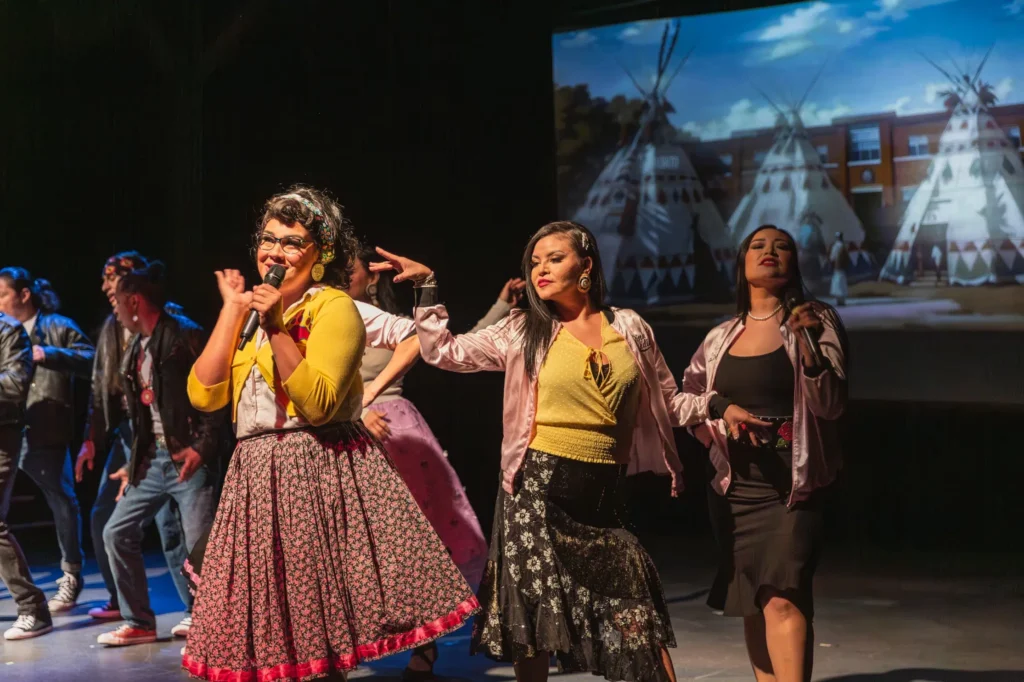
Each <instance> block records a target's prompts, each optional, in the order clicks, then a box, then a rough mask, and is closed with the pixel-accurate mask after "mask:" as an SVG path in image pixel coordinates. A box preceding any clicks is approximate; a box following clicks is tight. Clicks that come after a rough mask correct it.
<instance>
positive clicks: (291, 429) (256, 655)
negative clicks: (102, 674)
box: [183, 187, 478, 680]
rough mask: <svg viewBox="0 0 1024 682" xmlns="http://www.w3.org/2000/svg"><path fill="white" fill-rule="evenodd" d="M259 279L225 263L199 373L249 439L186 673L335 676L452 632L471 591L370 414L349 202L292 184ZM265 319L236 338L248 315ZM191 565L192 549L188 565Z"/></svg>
mask: <svg viewBox="0 0 1024 682" xmlns="http://www.w3.org/2000/svg"><path fill="white" fill-rule="evenodd" d="M256 243H257V249H256V265H257V268H258V270H259V273H260V275H261V276H262V277H265V276H266V275H267V273H268V272H269V271H270V269H271V267H273V266H281V267H283V268H284V271H285V275H284V280H283V282H282V283H281V286H280V288H274V287H272V286H270V285H268V284H260V285H257V286H256V287H255V288H254V289H252V290H247V288H246V286H245V281H244V279H243V278H242V276H241V275H240V274H239V273H238V272H237V271H233V270H226V271H222V272H217V273H216V275H217V283H218V287H219V289H220V293H221V297H222V298H223V307H222V309H221V313H220V316H219V318H218V320H217V324H216V326H215V327H214V330H213V333H212V334H211V337H210V340H209V342H208V344H207V346H206V348H205V349H204V350H203V353H202V355H201V356H200V357H199V359H198V360H197V361H196V364H195V366H194V367H193V370H192V373H191V375H190V377H189V396H190V399H191V401H192V403H193V405H195V406H196V407H197V408H198V409H200V410H206V411H209V410H216V409H220V408H222V407H224V406H227V405H231V406H232V413H233V421H234V425H235V430H236V435H237V437H238V439H239V443H238V447H237V449H236V451H235V454H234V456H233V457H232V459H231V464H230V467H229V470H228V474H227V479H226V481H225V485H224V492H223V495H222V498H221V502H220V506H219V508H218V510H217V517H216V520H215V521H214V524H213V528H212V529H211V531H210V535H209V540H208V542H207V543H206V544H205V554H203V555H202V565H201V573H198V574H197V575H195V576H194V577H193V581H194V582H197V583H198V587H199V589H198V594H197V597H196V603H195V609H194V616H193V626H192V630H191V632H190V633H189V638H188V646H187V648H186V651H185V652H184V655H183V664H184V667H185V669H186V670H187V671H188V672H189V673H191V674H192V675H193V676H195V677H198V678H201V679H208V680H222V679H274V680H306V679H312V678H316V677H328V676H330V677H341V676H343V673H344V671H346V670H350V669H352V668H354V667H355V666H356V665H357V664H358V663H359V662H361V661H369V660H374V659H377V658H380V657H382V656H386V655H388V654H392V653H396V652H399V651H404V650H407V649H412V648H414V647H417V646H420V645H424V644H426V643H428V642H430V641H432V640H434V639H436V638H437V637H440V636H442V635H444V634H445V633H447V632H450V631H452V630H455V629H457V628H459V627H461V626H462V624H463V623H464V622H465V621H466V619H468V618H469V617H470V616H471V615H472V614H473V613H475V612H476V611H477V610H478V603H477V600H476V598H475V597H474V596H473V594H472V591H471V590H470V589H469V587H468V586H467V585H466V582H465V580H464V579H463V578H462V576H461V574H460V573H459V571H458V569H457V568H456V566H455V565H454V563H453V562H452V561H451V559H450V557H449V556H448V554H447V552H446V551H445V549H444V546H443V545H442V544H441V541H440V539H438V537H437V534H436V533H435V532H434V531H433V529H432V528H431V527H430V523H429V522H428V521H427V519H426V518H425V517H424V515H423V513H422V512H421V511H420V509H419V507H418V506H417V505H416V502H415V500H413V498H412V496H411V495H410V494H409V490H408V488H406V486H405V484H404V483H403V482H402V478H401V476H400V475H399V473H398V472H397V471H396V470H395V468H394V467H393V466H392V464H391V462H390V460H389V459H388V457H387V455H386V453H385V452H384V449H383V447H382V446H381V445H380V443H379V442H378V441H377V440H376V439H375V438H374V437H373V436H372V435H371V434H370V433H369V432H368V431H367V430H366V428H365V427H364V426H363V425H362V424H361V423H360V421H359V417H360V413H361V411H362V393H363V387H362V380H361V379H360V375H359V365H360V362H361V360H362V356H363V348H364V344H365V339H366V331H365V328H364V325H363V321H362V319H361V317H360V314H359V312H358V311H357V310H356V305H355V303H354V302H353V301H352V299H351V298H350V297H349V296H348V295H347V294H345V293H344V291H343V289H344V288H345V287H346V286H347V285H348V282H349V278H350V276H351V259H352V256H353V255H354V254H355V252H356V249H357V242H356V240H355V238H354V236H353V234H352V229H351V227H350V226H349V224H348V223H347V221H346V220H345V219H344V218H343V216H342V209H341V207H340V206H339V205H338V204H337V203H335V202H334V201H333V200H332V199H331V198H330V197H329V196H327V195H326V194H325V193H323V192H320V191H317V190H314V189H310V188H307V187H294V188H292V189H291V190H290V191H288V192H287V193H284V194H278V195H275V196H273V197H271V198H270V199H269V200H268V201H267V203H266V205H265V208H264V213H263V217H262V220H261V221H260V225H259V229H258V231H257V233H256ZM250 309H252V310H255V311H257V312H258V313H259V320H260V328H259V330H258V331H257V332H256V335H255V337H254V338H253V339H252V340H251V341H250V342H248V343H246V344H245V345H244V346H243V347H242V349H241V350H236V345H237V344H238V341H239V331H240V329H241V327H242V324H243V321H244V319H245V317H246V316H247V314H248V312H249V310H250ZM191 565H192V563H191V561H190V566H191Z"/></svg>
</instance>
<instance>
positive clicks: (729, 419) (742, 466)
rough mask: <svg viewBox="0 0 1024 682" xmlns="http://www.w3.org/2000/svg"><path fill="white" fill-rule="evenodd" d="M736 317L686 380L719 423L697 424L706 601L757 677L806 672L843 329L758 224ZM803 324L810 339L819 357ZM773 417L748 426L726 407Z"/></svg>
mask: <svg viewBox="0 0 1024 682" xmlns="http://www.w3.org/2000/svg"><path fill="white" fill-rule="evenodd" d="M736 291H737V305H736V307H737V315H736V317H734V318H733V319H731V320H728V321H726V322H724V323H722V324H721V325H719V326H718V327H716V328H715V329H712V330H711V332H710V333H709V334H708V335H707V338H706V339H705V340H704V343H703V344H702V345H701V346H700V348H698V350H697V352H696V353H695V354H694V356H693V360H692V361H691V363H690V366H689V368H688V369H687V370H686V373H685V375H684V379H683V387H684V389H685V390H687V391H694V392H697V391H706V390H708V388H709V387H710V388H713V389H714V390H715V391H716V392H717V393H718V395H716V396H715V398H714V399H712V403H711V404H712V414H713V416H714V417H716V419H715V420H713V421H709V422H708V423H707V424H706V425H701V426H700V427H698V428H697V429H696V434H697V435H698V436H699V437H700V439H701V441H702V442H704V444H705V445H706V446H710V448H711V452H710V460H711V464H712V465H713V467H714V472H715V473H714V476H713V477H712V480H711V487H712V490H713V493H714V494H712V495H711V496H710V500H709V501H710V503H711V519H712V523H713V525H714V526H715V528H716V531H717V533H716V534H717V535H718V540H719V547H720V551H721V559H720V561H719V568H718V574H717V576H716V578H715V582H714V585H713V586H712V588H711V594H710V596H709V597H708V605H709V606H711V607H712V608H714V609H717V610H722V611H724V612H725V615H726V616H742V617H743V632H744V637H745V639H746V644H747V653H748V655H749V657H750V662H751V665H752V666H753V668H754V675H755V677H756V678H757V680H758V682H769V681H771V680H779V681H780V682H802V681H803V680H809V679H810V677H811V664H812V659H813V651H814V648H813V644H814V631H813V628H812V626H811V623H812V619H813V616H814V602H813V598H812V597H813V595H812V590H811V587H812V585H811V584H812V580H813V578H814V571H815V569H816V567H817V563H818V554H819V549H820V546H821V535H822V511H821V497H822V494H823V493H824V488H825V487H826V486H828V485H829V484H830V483H831V482H832V481H833V480H835V477H836V474H837V473H838V471H839V468H840V466H841V453H840V448H839V433H838V429H837V424H836V421H835V420H836V419H838V418H839V416H840V415H841V414H842V413H843V410H844V409H845V406H846V398H847V391H848V389H847V382H846V358H847V352H846V332H845V331H844V329H843V325H842V322H841V321H840V319H839V316H838V315H837V314H836V312H835V310H833V309H832V308H830V307H828V306H826V305H825V304H823V303H819V302H817V301H813V302H811V303H805V304H801V305H798V306H796V307H795V308H793V309H788V308H787V306H786V295H787V293H788V292H793V291H795V292H796V294H797V300H798V301H802V300H803V291H804V285H803V281H802V280H801V277H800V269H799V266H798V264H797V248H796V243H795V242H794V241H793V238H792V237H791V236H790V235H789V234H788V233H787V232H785V231H782V230H779V229H777V228H775V227H774V226H772V225H764V226H762V227H760V228H758V229H757V230H756V231H754V232H753V233H752V234H751V235H750V236H748V237H747V238H746V239H744V240H743V242H742V243H741V245H740V249H739V253H738V255H737V258H736ZM803 330H811V331H812V332H813V334H814V336H815V337H817V339H818V345H819V347H820V350H821V355H822V362H821V364H819V363H818V362H817V361H816V360H815V359H814V356H813V351H812V350H811V347H810V345H809V343H808V341H807V339H806V337H805V334H804V331H803ZM733 401H739V402H742V403H743V404H744V405H745V406H746V407H747V408H749V409H751V410H753V411H754V412H755V414H757V415H759V416H762V417H763V418H765V419H768V420H770V421H771V422H772V423H773V428H772V429H770V431H768V432H767V433H764V432H748V431H746V430H744V428H743V427H744V425H743V424H742V423H741V421H740V420H739V418H738V417H739V415H740V412H739V411H738V410H737V408H736V407H735V406H734V405H733V404H732V402H733Z"/></svg>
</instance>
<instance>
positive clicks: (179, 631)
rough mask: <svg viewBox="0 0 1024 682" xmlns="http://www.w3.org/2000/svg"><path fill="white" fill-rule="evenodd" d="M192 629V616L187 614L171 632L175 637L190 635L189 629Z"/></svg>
mask: <svg viewBox="0 0 1024 682" xmlns="http://www.w3.org/2000/svg"><path fill="white" fill-rule="evenodd" d="M191 629H192V616H185V617H184V618H182V619H181V622H180V623H178V624H177V625H175V626H174V627H173V628H171V634H172V635H174V636H175V637H188V631H189V630H191Z"/></svg>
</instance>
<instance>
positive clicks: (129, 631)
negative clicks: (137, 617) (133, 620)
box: [96, 623, 156, 646]
mask: <svg viewBox="0 0 1024 682" xmlns="http://www.w3.org/2000/svg"><path fill="white" fill-rule="evenodd" d="M155 641H156V630H144V629H142V628H136V627H132V626H131V625H129V624H128V623H125V624H124V625H122V626H121V627H119V628H118V629H116V630H114V631H113V632H104V633H103V634H102V635H100V636H99V637H97V638H96V642H97V643H98V644H106V645H107V646H131V645H132V644H148V643H150V642H155Z"/></svg>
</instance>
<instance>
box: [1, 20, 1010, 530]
mask: <svg viewBox="0 0 1024 682" xmlns="http://www.w3.org/2000/svg"><path fill="white" fill-rule="evenodd" d="M204 5H205V6H200V4H199V3H182V2H178V1H176V0H175V1H171V0H168V1H165V2H157V3H148V2H142V1H141V0H139V1H138V2H134V1H132V2H127V1H124V0H117V1H112V2H109V3H98V4H95V5H94V6H92V7H88V8H86V7H85V5H84V4H82V3H75V2H70V1H69V2H61V1H60V0H23V1H22V2H2V3H0V88H2V92H3V93H4V106H3V107H0V125H2V129H3V130H4V132H5V135H3V137H2V138H0V139H2V142H0V144H2V147H0V220H2V229H0V253H2V254H3V258H2V259H0V260H2V261H3V264H4V265H6V264H20V265H24V266H27V267H29V268H30V269H31V270H32V271H33V272H34V273H35V274H36V276H40V277H46V278H48V279H50V280H51V281H52V282H53V284H54V286H55V288H56V289H57V291H58V292H59V293H60V294H61V295H62V296H63V298H64V301H65V308H64V312H65V313H66V314H69V315H70V316H72V317H73V318H75V319H76V320H78V321H79V323H81V324H82V325H83V327H85V328H87V329H90V330H91V329H95V328H96V327H97V326H98V325H99V323H100V322H101V321H102V319H103V316H104V315H105V314H106V312H107V310H106V301H105V299H104V298H103V297H102V296H101V294H100V292H99V275H100V269H101V266H102V264H103V260H104V259H105V258H106V257H107V256H108V255H110V254H111V253H112V252H114V251H116V250H121V249H128V248H137V249H139V250H141V251H142V252H144V253H145V254H147V255H149V256H152V257H159V258H162V259H164V260H165V261H166V262H167V263H168V265H169V268H170V271H171V273H172V279H173V284H172V287H171V292H172V298H173V299H175V300H177V301H179V302H180V303H182V304H183V305H184V306H185V308H186V311H187V312H188V313H189V314H190V315H191V316H193V317H194V318H195V319H197V320H198V321H200V322H201V323H202V324H204V325H206V326H209V325H211V324H212V322H213V317H214V314H215V312H216V308H217V305H218V301H217V293H216V288H215V285H214V279H213V275H212V270H213V269H214V268H221V267H242V268H243V269H245V270H246V271H247V273H248V274H249V276H250V277H252V274H253V269H252V268H251V266H250V262H251V259H250V256H249V253H248V248H249V237H250V234H251V230H252V228H253V226H254V224H255V221H256V218H257V215H258V211H259V208H260V205H261V203H262V201H263V200H264V199H265V198H266V197H267V196H269V195H270V194H271V193H272V192H275V191H277V190H279V189H281V188H282V187H283V186H285V185H287V184H289V183H292V182H305V183H311V184H314V185H317V186H323V187H327V188H329V189H331V190H332V191H333V192H334V193H335V194H336V195H337V196H338V198H339V199H340V200H341V201H342V202H343V203H344V204H345V206H346V207H347V209H348V211H349V214H350V216H351V217H352V219H353V221H354V222H355V224H356V225H357V227H358V228H359V230H360V231H361V232H362V233H363V234H365V235H367V236H368V237H370V240H371V241H372V242H374V243H377V244H380V245H382V246H385V247H386V248H389V249H392V250H395V251H398V252H399V253H404V254H408V255H409V256H411V257H414V258H418V259H422V260H424V261H425V262H427V263H429V264H430V265H431V266H433V267H434V268H435V270H436V271H437V273H438V277H439V280H440V282H441V286H442V291H443V295H444V299H445V300H446V302H447V303H448V304H449V307H450V310H451V313H452V319H453V327H455V328H456V329H458V330H465V329H468V328H469V327H470V326H471V325H472V324H473V322H474V321H475V320H476V319H477V318H478V317H479V315H480V314H481V313H482V312H483V311H484V310H486V308H487V307H488V306H489V305H490V304H491V303H492V302H493V300H494V298H495V296H496V295H497V292H498V290H499V288H500V287H501V285H502V283H503V282H504V281H505V280H506V279H507V278H508V277H510V276H513V275H514V274H516V273H515V271H516V268H517V267H518V262H519V257H520V253H521V249H522V248H523V246H524V245H525V243H526V241H527V239H528V237H529V235H530V234H531V233H532V232H533V231H534V230H535V229H536V228H537V227H539V226H540V225H541V224H543V223H544V222H546V221H548V220H550V219H552V218H553V217H554V216H555V214H556V189H555V155H554V151H555V146H554V137H553V133H552V127H551V120H552V111H553V99H552V87H551V52H550V40H551V38H550V36H551V32H552V30H553V29H554V28H556V27H557V26H556V25H561V24H562V23H564V22H567V21H571V20H573V19H572V16H571V15H572V11H573V7H572V6H571V5H568V4H567V9H564V10H562V11H563V13H562V14H557V15H552V14H551V12H552V11H554V10H551V9H550V8H548V9H545V10H543V11H538V9H537V8H533V7H529V6H528V5H521V4H515V5H513V4H505V3H470V2H463V3H457V2H432V3H420V2H412V1H410V2H390V3H389V2H370V3H326V2H325V3H313V2H308V1H305V2H304V1H298V2H295V1H293V2H288V3H284V2H270V1H262V0H252V1H251V2H222V3H204ZM674 11H675V13H678V8H676V9H675V10H674ZM564 12H569V14H564ZM401 291H402V295H403V296H405V302H406V304H407V305H411V297H410V296H409V292H408V291H407V290H401ZM659 334H663V336H664V341H663V346H664V352H665V354H666V356H667V357H668V359H669V362H670V364H671V365H672V367H673V369H674V371H675V372H676V373H677V376H678V375H679V374H680V373H681V371H682V369H683V368H684V367H685V364H686V362H687V361H688V359H689V357H690V355H691V353H692V352H693V350H694V347H695V345H696V343H697V340H698V339H694V338H691V337H689V336H687V335H685V334H680V333H676V332H675V331H673V330H672V329H666V330H665V331H664V332H662V331H661V330H660V329H659ZM969 361H970V359H967V360H965V362H969ZM857 362H858V363H865V364H878V365H879V366H881V365H883V364H884V362H885V353H884V349H883V348H878V349H873V350H872V351H871V352H869V353H864V354H862V355H861V356H860V357H858V358H857ZM407 385H408V395H409V397H410V398H411V399H412V400H413V401H414V402H415V403H416V404H417V405H418V406H419V408H420V409H421V411H422V412H423V414H424V416H425V417H426V419H427V421H428V422H429V423H430V425H431V427H432V428H433V429H434V431H435V433H436V434H437V436H438V438H439V440H440V441H441V443H442V444H443V445H444V446H445V447H446V449H447V450H448V452H449V454H450V457H451V461H452V463H453V464H454V466H455V467H456V469H457V470H458V472H459V474H460V476H461V477H462V480H463V482H464V483H465V485H466V486H467V489H468V492H469V496H470V499H471V501H472V502H473V504H474V506H475V508H476V509H477V511H478V513H479V515H480V517H481V521H482V523H484V524H485V526H487V525H489V524H490V520H491V512H492V508H493V500H494V494H495V491H496V488H497V477H498V461H499V452H498V450H499V444H500V440H501V400H502V395H501V391H502V388H501V386H502V382H501V377H500V376H497V375H487V376H485V375H471V376H464V375H452V374H445V373H441V372H439V371H437V370H433V369H430V368H426V367H420V368H417V369H415V370H414V371H413V373H412V374H411V375H410V377H409V380H408V382H407ZM83 393H84V392H83ZM83 397H84V396H83ZM1019 418H1020V415H1019V413H1016V412H1013V411H1008V410H1006V409H1003V410H1001V411H997V410H990V409H984V408H972V410H971V411H970V412H964V411H963V410H962V409H960V408H956V407H949V408H938V407H919V406H916V405H914V404H909V403H900V404H888V403H879V402H872V401H863V402H859V403H857V404H854V405H853V406H852V407H851V409H850V417H849V419H848V421H847V426H846V428H847V431H848V433H849V438H848V444H847V454H848V460H849V463H850V464H849V467H848V471H847V475H846V477H845V479H844V481H842V484H841V490H839V491H838V494H837V497H836V499H835V501H834V503H833V518H834V528H835V529H836V530H835V534H834V537H837V538H848V539H850V540H854V541H857V542H863V543H868V542H870V543H880V542H882V543H885V544H888V545H891V546H895V547H899V546H907V545H935V544H938V543H945V542H949V541H950V539H953V540H955V541H956V542H957V543H960V544H964V545H968V544H969V545H971V546H974V547H978V548H985V547H998V546H1001V545H1005V544H1006V543H1007V542H1009V541H1008V540H1007V539H1006V538H1009V537H1019V535H1018V534H1016V533H1012V532H1010V529H1011V528H1014V527H1015V525H1014V523H1015V522H1014V521H1013V519H1019V518H1020V517H1021V511H1022V509H1021V503H1020V502H1019V499H1020V498H1019V496H1017V495H1015V490H1016V482H1018V481H1020V480H1021V474H1022V473H1024V471H1022V470H1021V458H1020V451H1021V448H1020V444H1019V442H1020V439H1019V437H1018V436H1017V435H1016V434H1015V433H1014V432H1013V431H1011V430H1010V428H1009V425H1010V424H1012V423H1014V421H1015V420H1019ZM678 438H679V441H680V447H681V448H682V449H683V450H684V453H685V455H686V460H687V463H688V469H687V479H688V488H687V492H686V493H685V494H684V496H683V497H682V498H681V499H680V500H672V499H670V498H669V497H668V496H667V482H666V481H664V480H654V481H651V480H638V481H637V487H638V493H640V494H638V495H637V505H636V517H637V521H638V523H639V524H640V526H641V527H642V528H644V529H647V530H650V531H657V532H671V533H680V534H705V533H707V532H708V530H707V521H706V513H705V511H704V510H705V501H704V473H703V465H702V464H701V462H702V459H701V454H702V453H700V452H699V451H698V450H697V448H696V446H695V444H694V442H693V441H692V440H690V439H689V437H688V436H686V435H685V434H684V433H682V432H679V434H678ZM75 447H76V448H77V443H76V444H75ZM97 475H98V473H97V472H94V473H93V475H92V476H91V477H90V478H89V480H88V481H87V482H86V484H84V485H82V486H80V487H79V490H80V494H81V496H82V498H83V502H84V503H86V504H88V503H89V502H91V498H92V496H93V494H94V490H95V485H96V482H97ZM19 486H20V487H21V489H22V491H23V492H31V490H30V487H29V486H28V484H27V482H26V481H24V480H22V481H21V482H20V483H19ZM655 491H656V492H658V493H659V494H657V495H652V494H648V493H650V492H655ZM36 497H37V499H36V500H35V501H34V502H25V503H21V504H20V505H16V507H15V509H14V510H13V511H12V519H11V520H12V521H13V522H17V521H19V520H26V519H27V518H28V517H29V516H31V515H33V514H40V515H43V516H48V512H47V511H45V510H44V509H43V508H42V507H41V506H40V505H41V503H40V502H39V500H38V495H37V496H36ZM1012 542H1017V543H1019V540H1014V541H1012Z"/></svg>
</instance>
